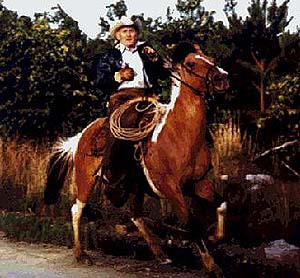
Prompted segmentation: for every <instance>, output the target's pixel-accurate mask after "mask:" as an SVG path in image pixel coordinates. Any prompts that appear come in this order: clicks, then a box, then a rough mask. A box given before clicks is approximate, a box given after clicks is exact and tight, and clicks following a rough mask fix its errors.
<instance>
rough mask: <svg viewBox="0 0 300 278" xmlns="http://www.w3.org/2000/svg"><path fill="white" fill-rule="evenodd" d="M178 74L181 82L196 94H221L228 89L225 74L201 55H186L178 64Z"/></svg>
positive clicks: (211, 60) (210, 60)
mask: <svg viewBox="0 0 300 278" xmlns="http://www.w3.org/2000/svg"><path fill="white" fill-rule="evenodd" d="M179 72H180V77H181V79H182V82H183V83H184V84H185V85H187V86H188V87H190V88H191V89H193V90H194V91H195V92H196V93H197V92H198V93H204V92H207V91H208V92H209V93H212V92H223V91H225V90H226V89H228V87H229V83H228V79H227V75H228V74H227V72H226V71H224V70H223V69H221V68H219V67H217V66H216V65H215V63H214V61H213V59H212V58H210V57H207V56H206V55H203V54H197V53H190V54H188V55H187V56H186V57H185V59H184V61H183V62H182V63H181V64H180V66H179Z"/></svg>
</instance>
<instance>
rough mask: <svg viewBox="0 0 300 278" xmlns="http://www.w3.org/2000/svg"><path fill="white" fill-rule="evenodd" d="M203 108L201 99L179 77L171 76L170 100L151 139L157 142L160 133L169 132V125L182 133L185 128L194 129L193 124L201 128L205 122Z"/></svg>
mask: <svg viewBox="0 0 300 278" xmlns="http://www.w3.org/2000/svg"><path fill="white" fill-rule="evenodd" d="M204 110H205V107H204V101H203V99H202V98H201V97H199V96H196V95H195V93H194V92H193V91H192V90H191V89H189V88H188V87H187V86H184V85H183V84H182V82H181V81H180V78H178V77H175V78H173V79H172V90H171V99H170V102H169V103H168V105H166V113H165V114H164V116H163V118H162V119H161V122H160V123H159V124H158V125H157V126H156V128H155V129H154V132H153V135H152V139H151V141H152V142H157V140H158V137H159V135H160V133H161V132H163V133H164V132H167V133H168V132H170V130H169V128H170V127H173V128H180V130H181V131H182V133H181V134H182V135H184V133H185V132H186V130H190V129H194V128H195V124H196V125H197V128H198V127H200V128H201V126H204V124H205V111H204ZM202 123H203V124H202ZM166 126H168V127H166ZM171 129H172V128H171Z"/></svg>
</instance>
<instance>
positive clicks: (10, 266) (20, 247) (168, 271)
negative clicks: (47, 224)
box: [0, 237, 207, 278]
mask: <svg viewBox="0 0 300 278" xmlns="http://www.w3.org/2000/svg"><path fill="white" fill-rule="evenodd" d="M90 255H91V256H92V258H93V261H94V265H92V266H87V265H82V264H77V263H76V262H75V261H74V259H73V253H72V250H71V249H68V248H66V247H57V246H53V245H45V244H29V243H24V242H12V241H9V240H7V239H5V237H2V239H0V278H41V277H43V278H58V277H59V278H64V277H66V278H67V277H72V278H87V277H89V278H90V277H99V278H121V277H122V278H139V277H151V278H167V277H168V278H175V277H185V278H195V277H200V278H201V277H207V276H206V275H205V274H204V273H203V271H200V270H191V269H187V268H178V267H175V266H172V265H158V264H157V263H156V262H155V261H153V260H150V261H143V260H134V259H131V258H128V257H124V256H120V257H116V256H110V255H107V254H103V253H101V252H92V253H90Z"/></svg>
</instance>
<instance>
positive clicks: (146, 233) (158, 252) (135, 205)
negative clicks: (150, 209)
mask: <svg viewBox="0 0 300 278" xmlns="http://www.w3.org/2000/svg"><path fill="white" fill-rule="evenodd" d="M143 204H144V194H143V193H137V194H136V195H135V196H134V197H133V201H132V204H131V206H130V209H131V212H132V215H133V217H132V218H131V220H132V222H133V223H134V225H135V226H136V227H137V229H138V231H139V232H140V234H141V235H142V237H143V238H144V239H145V241H146V242H147V244H148V246H149V248H150V250H151V252H152V253H153V254H154V256H155V258H156V259H157V260H158V261H159V262H160V263H161V264H169V263H171V262H172V261H171V260H170V259H169V258H168V257H167V255H166V254H165V253H164V252H163V251H162V249H161V246H160V244H159V239H158V238H157V236H155V235H154V234H153V233H152V232H151V230H150V229H149V228H148V226H147V225H146V223H145V221H144V219H143V217H142V216H141V215H142V212H143Z"/></svg>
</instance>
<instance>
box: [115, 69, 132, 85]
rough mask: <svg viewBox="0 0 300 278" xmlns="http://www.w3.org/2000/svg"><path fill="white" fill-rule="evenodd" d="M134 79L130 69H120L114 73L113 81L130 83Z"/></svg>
mask: <svg viewBox="0 0 300 278" xmlns="http://www.w3.org/2000/svg"><path fill="white" fill-rule="evenodd" d="M133 79H134V70H133V69H132V68H130V67H126V68H123V69H120V71H118V72H116V73H115V80H116V81H117V82H122V81H132V80H133Z"/></svg>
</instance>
